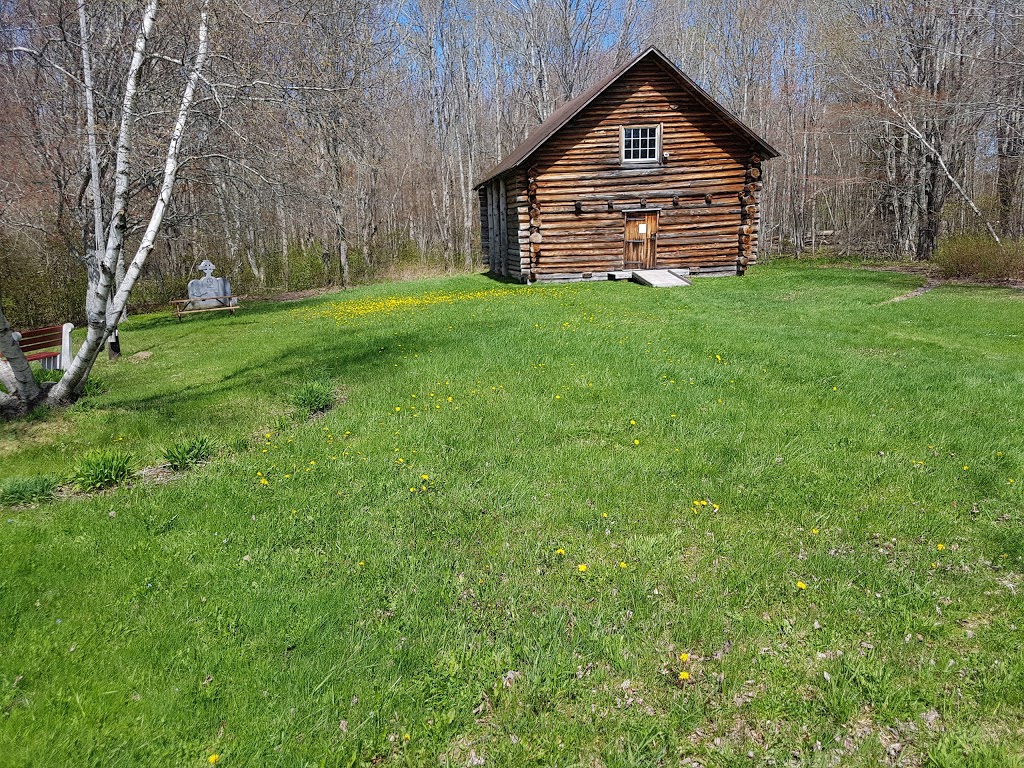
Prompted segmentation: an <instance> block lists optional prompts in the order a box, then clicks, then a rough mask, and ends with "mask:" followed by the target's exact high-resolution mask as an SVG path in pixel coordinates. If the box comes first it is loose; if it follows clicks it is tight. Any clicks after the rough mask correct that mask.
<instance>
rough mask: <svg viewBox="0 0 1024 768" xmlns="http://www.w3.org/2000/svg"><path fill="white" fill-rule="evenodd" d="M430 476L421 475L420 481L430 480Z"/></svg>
mask: <svg viewBox="0 0 1024 768" xmlns="http://www.w3.org/2000/svg"><path fill="white" fill-rule="evenodd" d="M429 479H430V475H420V480H429Z"/></svg>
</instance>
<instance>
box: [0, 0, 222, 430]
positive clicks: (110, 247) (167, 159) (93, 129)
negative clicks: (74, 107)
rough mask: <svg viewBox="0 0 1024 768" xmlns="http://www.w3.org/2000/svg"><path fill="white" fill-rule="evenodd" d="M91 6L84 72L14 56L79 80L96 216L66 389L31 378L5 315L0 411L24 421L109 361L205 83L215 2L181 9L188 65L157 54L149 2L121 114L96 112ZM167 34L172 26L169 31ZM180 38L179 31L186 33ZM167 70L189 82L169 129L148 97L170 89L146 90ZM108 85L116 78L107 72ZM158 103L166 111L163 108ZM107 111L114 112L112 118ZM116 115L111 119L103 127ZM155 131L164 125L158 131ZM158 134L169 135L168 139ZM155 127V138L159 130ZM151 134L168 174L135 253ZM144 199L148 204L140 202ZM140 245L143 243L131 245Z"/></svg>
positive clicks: (43, 54)
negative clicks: (137, 186)
mask: <svg viewBox="0 0 1024 768" xmlns="http://www.w3.org/2000/svg"><path fill="white" fill-rule="evenodd" d="M90 10H91V8H90V7H89V6H88V4H87V3H86V2H84V0H83V2H81V3H80V4H79V5H78V9H77V13H78V21H79V25H78V27H79V39H78V48H79V51H80V56H81V60H80V69H79V70H78V73H77V76H76V73H74V72H72V71H71V70H70V69H69V68H67V67H65V66H62V65H61V64H60V63H59V62H56V61H54V60H52V59H51V58H49V57H48V54H47V51H46V50H45V49H35V48H31V47H29V46H17V47H12V48H13V50H12V51H11V52H12V53H17V54H20V55H25V56H31V57H34V58H37V59H38V60H40V61H41V62H42V63H43V64H44V66H46V67H47V68H48V69H49V70H50V72H51V74H52V76H54V77H58V78H73V79H74V80H76V81H77V85H78V86H79V87H80V88H81V98H82V101H83V103H84V112H83V115H84V121H83V124H82V125H81V126H80V135H81V137H82V144H83V146H82V155H83V157H84V158H85V160H86V162H87V171H86V179H85V183H86V190H87V191H86V192H85V193H84V194H83V195H82V196H81V199H82V201H83V205H85V206H86V207H87V208H88V210H89V211H90V212H91V222H90V223H91V227H90V228H89V229H88V230H87V232H86V234H85V237H84V247H83V249H82V253H83V258H84V260H85V264H86V269H87V272H88V278H89V281H88V292H87V295H86V317H87V324H88V329H87V333H86V338H85V340H84V342H83V343H82V345H81V346H80V348H79V350H78V352H77V353H76V354H75V356H74V358H73V359H72V362H71V365H70V366H69V368H68V369H67V370H66V371H65V372H64V374H63V376H62V377H61V378H60V380H59V381H58V382H56V383H55V384H53V385H52V386H48V387H40V386H38V385H36V383H35V381H34V380H30V376H26V374H25V372H26V371H27V370H28V363H27V362H26V360H25V357H24V355H23V354H22V352H21V350H20V348H19V347H18V345H17V343H16V341H15V340H14V337H13V331H12V329H11V328H10V325H9V324H8V323H7V319H6V317H4V315H3V311H2V307H0V352H2V353H3V355H4V357H6V358H7V361H8V368H9V370H10V373H9V374H6V375H5V376H4V378H3V384H4V387H5V389H7V390H8V391H7V393H0V410H2V411H3V412H4V413H5V414H11V413H18V412H24V411H27V410H28V409H31V408H32V407H34V406H35V405H36V404H37V403H39V402H41V401H45V402H47V403H49V404H54V405H63V404H67V403H69V402H72V401H73V400H75V399H76V398H77V397H78V396H80V394H81V392H82V389H83V387H84V385H85V382H86V380H87V378H88V376H89V373H90V371H91V370H92V367H93V365H94V364H95V362H96V360H97V358H98V357H99V355H100V353H101V352H102V350H103V348H104V345H105V344H106V343H107V340H108V339H109V338H110V337H111V335H112V334H113V333H115V332H116V330H117V326H118V323H119V322H120V320H121V318H122V317H123V315H124V312H125V309H126V307H127V304H128V299H129V297H130V296H131V293H132V289H133V288H134V287H135V284H136V282H137V281H138V279H139V276H140V274H141V273H142V269H143V267H144V266H145V263H146V259H147V258H148V256H149V254H150V253H151V252H152V250H153V247H154V245H155V243H156V238H157V235H158V234H159V232H160V229H161V226H162V224H163V220H164V215H165V213H166V211H167V207H168V205H169V203H170V201H171V196H172V195H173V193H174V185H175V180H176V178H177V175H178V170H179V166H180V159H181V153H182V144H183V142H184V140H185V134H186V128H187V126H188V122H189V118H190V116H191V114H192V111H193V108H194V106H195V103H196V96H197V89H198V87H199V85H200V82H201V78H202V77H203V74H204V70H205V68H206V65H207V60H208V56H209V34H210V9H209V2H208V0H202V2H201V3H200V4H199V5H196V6H193V7H189V8H185V9H182V8H180V7H179V9H178V11H177V14H178V19H177V20H178V21H183V20H184V21H191V22H192V26H191V28H189V29H188V30H187V31H188V32H190V33H191V34H190V35H189V39H190V43H191V45H190V46H189V50H187V51H182V55H181V57H180V58H174V57H171V56H167V55H166V54H164V53H158V52H155V51H153V38H154V35H156V34H157V17H158V0H146V3H145V5H144V6H143V7H142V9H141V12H140V13H139V14H138V16H137V22H136V26H137V31H136V34H135V38H134V42H133V45H132V47H131V49H130V51H126V54H127V56H128V65H127V70H126V72H125V74H124V79H123V88H122V98H121V102H120V105H119V106H114V105H105V107H106V108H105V109H104V113H103V114H101V113H100V110H99V105H98V104H97V95H98V93H97V83H98V80H99V78H98V73H97V72H96V71H95V69H94V59H93V50H94V48H95V45H94V43H93V34H94V27H93V20H92V19H91V18H90ZM168 25H169V26H173V25H171V24H170V22H168ZM175 31H177V32H180V31H182V28H181V27H180V26H179V27H178V28H177V29H176V30H175ZM160 63H163V64H165V65H169V66H170V67H172V68H173V69H174V70H176V71H179V72H181V73H183V78H182V79H183V82H182V83H181V87H180V92H179V93H180V96H179V98H178V100H177V107H176V109H173V110H172V111H171V112H170V114H169V117H170V118H171V120H170V123H169V125H167V124H166V123H163V124H162V125H161V123H162V121H160V120H158V119H157V118H156V117H155V116H153V115H151V114H150V115H143V114H141V112H140V109H139V107H140V103H142V102H143V101H145V100H146V99H145V96H147V94H146V92H145V88H147V87H150V88H153V87H162V86H166V85H167V82H166V81H165V80H162V79H156V78H153V79H152V80H149V79H147V81H146V82H144V81H143V77H142V73H143V69H144V68H145V67H147V66H150V67H153V66H156V65H158V64H160ZM105 74H107V75H108V76H109V73H105ZM153 101H155V102H157V103H159V102H160V101H161V99H159V98H157V99H154V100H153ZM107 110H109V111H107ZM108 115H109V119H108V120H104V119H103V118H104V117H105V116H108ZM153 123H157V125H156V126H153V125H152V124H153ZM160 127H166V131H165V132H160V131H159V128H160ZM154 128H156V130H154ZM140 131H142V132H144V134H145V135H144V138H145V140H146V143H147V144H155V143H157V142H159V143H160V145H162V146H163V147H164V152H163V157H164V161H163V167H162V169H161V172H160V173H159V176H158V177H157V179H156V185H155V196H154V197H152V199H150V200H146V201H145V204H144V213H143V216H142V219H141V223H140V226H139V230H140V231H139V233H138V235H137V240H136V241H135V242H133V243H132V244H131V246H129V244H128V237H129V236H130V235H134V234H135V233H134V232H131V231H130V228H131V227H132V222H131V220H130V216H131V211H130V206H131V205H132V203H133V202H135V201H133V200H132V193H133V191H137V190H133V183H132V182H133V173H138V171H139V169H138V154H139V152H138V149H137V146H138V142H139V138H140V137H139V136H138V134H139V132H140ZM101 135H102V136H114V137H116V138H115V140H114V155H113V159H112V165H113V169H112V173H110V174H105V173H104V169H103V164H104V163H103V159H104V158H101V149H100V145H101ZM140 197H141V195H140ZM132 239H133V240H135V238H134V237H133V238H132Z"/></svg>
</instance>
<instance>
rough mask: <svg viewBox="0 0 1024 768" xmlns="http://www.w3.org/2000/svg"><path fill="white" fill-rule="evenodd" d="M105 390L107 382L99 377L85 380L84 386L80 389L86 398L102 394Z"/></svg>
mask: <svg viewBox="0 0 1024 768" xmlns="http://www.w3.org/2000/svg"><path fill="white" fill-rule="evenodd" d="M107 389H108V387H107V382H105V381H104V380H103V379H101V378H100V377H99V376H90V377H89V378H88V379H86V380H85V386H83V387H82V394H83V395H85V396H86V397H92V396H93V395H101V394H103V393H104V392H106V391H107Z"/></svg>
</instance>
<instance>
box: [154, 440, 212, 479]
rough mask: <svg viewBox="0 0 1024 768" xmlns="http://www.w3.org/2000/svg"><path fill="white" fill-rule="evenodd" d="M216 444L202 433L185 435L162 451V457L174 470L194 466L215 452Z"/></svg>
mask: <svg viewBox="0 0 1024 768" xmlns="http://www.w3.org/2000/svg"><path fill="white" fill-rule="evenodd" d="M216 450H217V446H216V444H215V443H214V442H213V440H211V439H210V438H208V437H206V436H204V435H190V436H188V437H185V438H183V439H181V440H179V441H178V442H176V443H175V444H174V445H172V446H171V447H170V448H167V449H166V450H165V451H164V459H165V460H166V461H167V463H168V464H170V465H171V469H173V470H174V471H175V472H177V471H179V470H182V469H188V468H190V467H194V466H195V465H196V464H199V463H200V462H202V461H206V460H207V459H208V458H210V457H211V456H213V454H214V453H215V452H216Z"/></svg>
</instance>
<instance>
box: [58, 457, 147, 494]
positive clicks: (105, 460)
mask: <svg viewBox="0 0 1024 768" xmlns="http://www.w3.org/2000/svg"><path fill="white" fill-rule="evenodd" d="M134 463H135V457H134V456H133V455H132V454H131V453H129V452H128V451H122V450H120V449H114V450H110V451H93V452H91V453H87V454H86V455H85V456H83V457H82V458H81V460H79V462H78V464H77V466H76V467H75V472H74V475H73V476H72V478H71V479H72V480H73V481H74V484H75V487H76V488H77V489H78V490H80V491H98V490H101V489H103V488H111V487H113V486H115V485H120V484H121V483H123V482H125V481H127V480H129V479H131V477H132V476H133V475H134V474H135V469H134V467H133V465H134Z"/></svg>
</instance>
